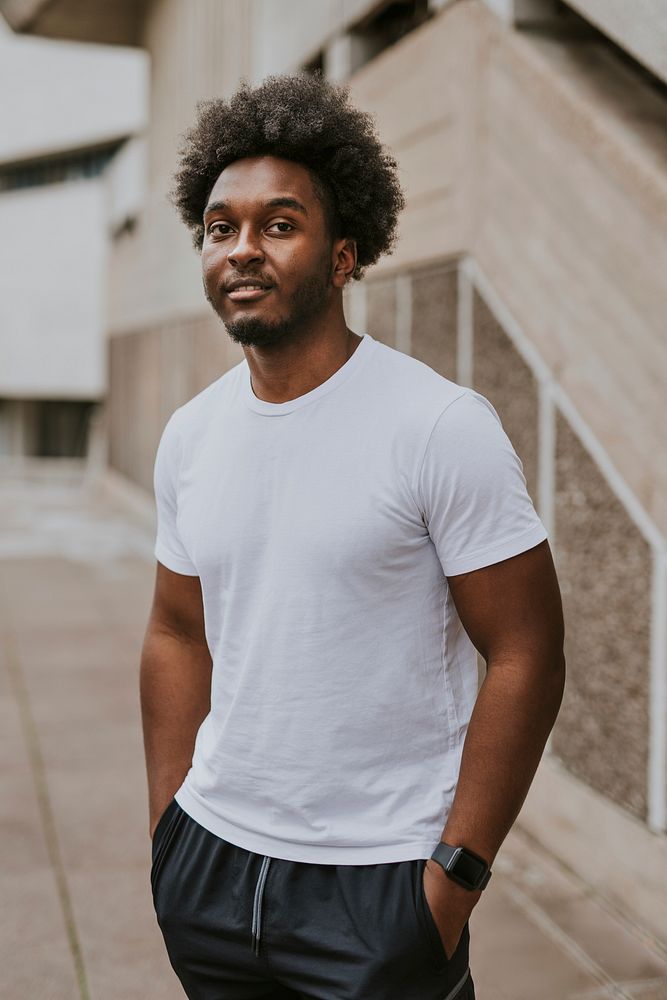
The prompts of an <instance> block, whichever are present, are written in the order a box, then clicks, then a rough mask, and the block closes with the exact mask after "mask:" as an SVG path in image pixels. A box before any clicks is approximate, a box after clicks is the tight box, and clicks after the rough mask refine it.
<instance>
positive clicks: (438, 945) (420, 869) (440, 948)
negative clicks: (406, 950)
mask: <svg viewBox="0 0 667 1000" xmlns="http://www.w3.org/2000/svg"><path fill="white" fill-rule="evenodd" d="M425 867H426V859H425V858H419V859H418V861H417V863H416V879H417V886H416V893H415V896H416V901H417V915H418V917H419V921H420V924H421V926H422V931H423V932H425V934H426V939H427V941H428V944H429V947H430V950H431V954H432V956H433V960H434V962H435V965H436V968H438V969H440V968H443V966H445V965H447V964H448V963H449V961H450V959H449V958H448V957H447V952H446V951H445V946H444V944H443V943H442V938H441V937H440V931H439V930H438V925H437V924H436V922H435V917H434V916H433V914H432V913H431V908H430V907H429V905H428V900H427V898H426V893H425V892H424V868H425Z"/></svg>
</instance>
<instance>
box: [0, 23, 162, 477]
mask: <svg viewBox="0 0 667 1000" xmlns="http://www.w3.org/2000/svg"><path fill="white" fill-rule="evenodd" d="M147 63H148V60H147V56H146V54H145V53H143V52H141V51H139V50H136V49H134V50H133V49H120V48H117V47H116V48H111V47H109V46H98V45H96V46H91V45H82V44H81V43H70V42H62V41H61V42H55V41H47V40H44V39H33V38H17V37H16V36H14V35H13V34H12V33H11V32H10V31H9V30H8V29H7V28H6V27H5V26H4V22H3V25H2V33H1V34H0V88H1V89H2V93H3V101H2V103H1V104H0V303H1V305H0V456H2V458H3V461H6V460H7V459H8V458H9V459H11V460H15V459H17V458H21V457H22V456H63V455H68V456H76V457H83V456H85V455H86V454H87V453H88V451H89V442H88V437H89V430H90V428H91V426H92V427H94V426H95V416H96V410H97V408H98V407H99V403H100V401H101V400H103V399H104V398H105V397H106V393H107V356H106V338H105V334H106V303H107V282H108V273H109V247H110V243H111V239H112V236H113V234H114V232H118V231H119V230H122V228H123V227H124V226H125V225H126V224H127V220H128V219H131V218H132V217H133V215H134V213H135V211H136V205H137V201H138V199H139V198H140V189H141V184H142V182H143V176H142V157H141V140H140V139H138V138H134V139H133V138H132V137H133V136H136V135H137V133H139V132H140V131H141V130H142V129H143V128H144V126H145V124H146V110H147V108H146V103H147V102H146V98H147V76H148V74H147ZM10 95H11V99H8V97H9V96H10Z"/></svg>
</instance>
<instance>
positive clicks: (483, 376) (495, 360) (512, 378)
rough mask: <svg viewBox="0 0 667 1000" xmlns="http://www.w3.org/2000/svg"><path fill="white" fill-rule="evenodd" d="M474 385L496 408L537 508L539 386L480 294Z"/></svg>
mask: <svg viewBox="0 0 667 1000" xmlns="http://www.w3.org/2000/svg"><path fill="white" fill-rule="evenodd" d="M473 324H474V350H473V385H474V388H475V389H476V390H477V392H481V394H482V395H483V396H486V398H487V399H488V400H490V402H491V403H493V405H494V406H495V408H496V410H497V411H498V415H499V417H500V419H501V420H502V422H503V427H504V428H505V431H506V433H507V435H508V437H509V439H510V441H511V442H512V444H513V445H514V449H515V451H516V453H517V454H518V456H519V458H520V459H521V462H522V464H523V472H524V475H525V477H526V483H527V485H528V492H529V493H530V495H531V497H532V499H533V503H534V504H535V506H536V507H537V448H538V440H537V434H538V409H537V406H538V403H537V383H536V381H535V379H534V378H533V374H532V372H531V370H530V368H529V367H528V365H527V364H526V363H525V361H524V360H523V358H522V357H521V355H520V354H519V352H518V351H517V350H516V348H515V347H514V345H513V343H512V341H511V340H510V338H509V337H508V336H507V334H506V333H505V331H504V330H503V328H502V327H501V325H500V323H499V322H498V320H497V319H496V318H495V316H494V315H493V313H492V312H491V310H490V309H489V307H488V306H487V304H486V302H485V301H484V299H483V298H482V297H481V295H479V293H477V292H475V293H474V298H473Z"/></svg>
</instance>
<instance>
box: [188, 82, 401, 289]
mask: <svg viewBox="0 0 667 1000" xmlns="http://www.w3.org/2000/svg"><path fill="white" fill-rule="evenodd" d="M179 153H180V162H179V169H178V171H177V172H176V174H175V176H174V181H175V186H174V188H173V190H172V192H171V199H172V201H173V203H174V205H175V206H176V208H177V209H178V212H179V214H180V216H181V218H182V220H183V221H184V222H185V224H186V226H187V227H188V228H189V229H190V231H191V232H192V238H193V243H194V246H195V248H196V249H197V250H201V248H202V245H203V240H204V225H203V214H204V208H205V207H206V202H207V200H208V196H209V194H210V192H211V189H212V187H213V185H214V184H215V182H216V180H217V179H218V177H219V175H220V173H221V171H222V170H224V168H225V167H227V166H229V164H230V163H233V162H234V161H235V160H240V159H243V158H244V157H251V156H266V155H271V156H279V157H281V158H284V159H287V160H293V161H295V162H297V163H300V164H302V165H303V166H305V167H307V168H308V169H309V170H310V172H311V177H312V178H313V184H314V187H315V190H316V192H317V194H318V197H319V198H320V201H321V202H322V204H323V207H324V211H325V217H326V219H327V223H328V226H329V235H330V236H331V237H332V238H337V237H339V236H344V237H348V238H349V239H353V240H355V241H356V245H357V266H356V268H355V270H354V272H353V274H352V277H353V278H356V279H357V280H358V279H360V278H362V277H363V275H364V269H365V268H366V267H368V266H369V265H370V264H374V263H375V262H376V261H377V260H378V258H379V257H380V256H381V255H382V254H385V253H391V250H392V248H393V245H394V243H395V241H396V225H397V220H398V215H399V212H400V211H401V209H402V208H403V207H404V205H405V199H404V197H403V192H402V191H401V187H400V184H399V182H398V176H397V174H398V166H397V163H396V160H395V159H394V157H393V156H392V155H391V154H390V153H389V152H388V151H387V150H386V148H384V147H383V146H382V144H381V143H380V141H379V139H378V137H377V133H376V130H375V124H374V121H373V118H372V117H371V115H370V114H368V113H367V112H364V111H360V110H359V109H358V108H355V107H353V106H351V105H350V103H349V90H348V87H347V86H343V85H340V84H333V83H331V82H329V81H327V80H326V79H324V77H323V76H322V75H321V73H313V74H310V73H299V74H296V75H293V76H287V75H281V76H278V75H272V76H268V77H266V78H265V80H264V81H263V82H262V83H261V84H259V85H258V86H257V87H254V88H252V87H250V85H249V84H248V82H247V81H246V80H242V81H241V83H240V86H239V88H238V90H237V91H236V93H235V94H233V96H232V97H231V98H230V99H229V101H226V100H224V99H216V100H206V101H200V102H199V103H198V104H197V121H196V123H195V124H194V126H193V127H192V128H190V129H189V130H188V131H187V132H186V133H185V134H184V136H183V142H182V145H181V147H180V150H179Z"/></svg>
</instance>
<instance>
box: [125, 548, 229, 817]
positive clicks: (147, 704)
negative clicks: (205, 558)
mask: <svg viewBox="0 0 667 1000" xmlns="http://www.w3.org/2000/svg"><path fill="white" fill-rule="evenodd" d="M140 696H141V716H142V724H143V733H144V752H145V755H146V773H147V777H148V802H149V815H150V818H149V831H150V836H151V837H152V836H153V832H154V830H155V827H156V825H157V822H158V820H159V818H160V816H161V815H162V813H163V811H164V810H165V809H166V807H167V805H168V804H169V802H170V801H171V799H172V798H173V796H174V793H175V792H176V791H177V790H178V788H179V786H180V785H181V783H182V782H183V779H184V778H185V775H186V774H187V772H188V770H189V768H190V764H191V763H192V752H193V749H194V743H195V737H196V735H197V730H198V729H199V726H200V725H201V723H202V721H203V720H204V719H205V717H206V716H207V715H208V712H209V709H210V704H211V655H210V652H209V649H208V645H207V643H206V636H205V632H204V613H203V604H202V597H201V586H200V583H199V577H196V576H184V575H182V574H180V573H173V572H172V571H171V570H169V569H167V568H166V566H163V565H162V564H161V563H158V564H157V570H156V579H155V594H154V598H153V606H152V608H151V613H150V616H149V620H148V625H147V627H146V634H145V637H144V643H143V647H142V651H141V666H140Z"/></svg>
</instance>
